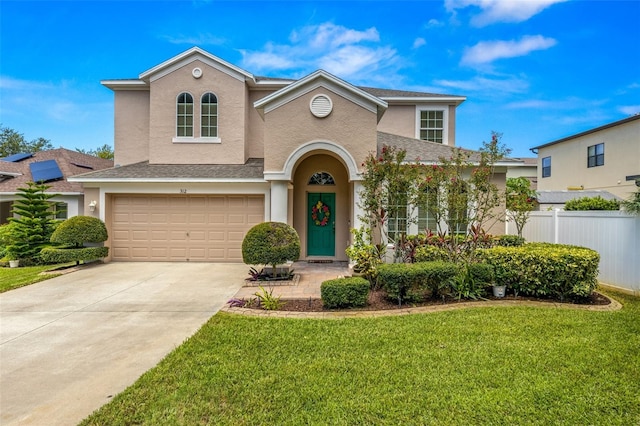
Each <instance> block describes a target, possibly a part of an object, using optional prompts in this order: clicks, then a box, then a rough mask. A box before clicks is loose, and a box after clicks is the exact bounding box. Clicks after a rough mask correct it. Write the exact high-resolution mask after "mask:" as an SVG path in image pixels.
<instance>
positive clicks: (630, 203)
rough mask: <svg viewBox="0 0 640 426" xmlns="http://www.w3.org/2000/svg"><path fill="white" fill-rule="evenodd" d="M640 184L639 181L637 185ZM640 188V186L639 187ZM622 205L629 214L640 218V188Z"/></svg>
mask: <svg viewBox="0 0 640 426" xmlns="http://www.w3.org/2000/svg"><path fill="white" fill-rule="evenodd" d="M637 184H638V180H636V185H637ZM638 186H640V185H638ZM620 205H622V207H623V208H624V210H625V211H626V212H627V213H629V214H634V215H636V216H640V188H638V190H637V191H636V192H634V193H633V194H631V196H630V197H629V198H627V199H626V200H623V201H622V202H621V203H620Z"/></svg>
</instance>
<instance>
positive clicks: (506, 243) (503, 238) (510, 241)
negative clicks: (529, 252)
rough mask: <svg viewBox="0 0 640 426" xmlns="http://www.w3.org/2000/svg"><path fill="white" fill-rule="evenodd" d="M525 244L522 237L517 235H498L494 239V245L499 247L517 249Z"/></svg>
mask: <svg viewBox="0 0 640 426" xmlns="http://www.w3.org/2000/svg"><path fill="white" fill-rule="evenodd" d="M524 242H525V240H524V238H523V237H520V236H518V235H500V236H498V237H496V245H497V246H500V247H518V246H521V245H523V244H524Z"/></svg>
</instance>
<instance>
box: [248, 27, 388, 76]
mask: <svg viewBox="0 0 640 426" xmlns="http://www.w3.org/2000/svg"><path fill="white" fill-rule="evenodd" d="M240 52H241V54H242V57H243V59H242V64H241V66H243V67H244V68H246V69H247V70H250V71H251V72H255V73H269V72H273V71H280V72H283V71H286V72H287V73H288V75H289V76H291V77H299V76H302V75H304V74H307V73H310V72H313V71H315V70H316V69H318V68H322V69H324V70H326V71H328V72H330V73H332V74H335V75H337V76H339V77H341V78H344V79H348V80H350V81H353V82H356V83H357V82H358V81H364V80H368V81H370V80H371V79H372V78H376V77H375V75H374V71H377V72H380V70H381V69H384V70H385V71H387V72H388V73H389V74H393V73H394V72H395V69H396V67H397V66H398V60H397V59H398V57H397V51H396V50H395V49H393V48H392V47H391V46H388V45H381V44H380V34H379V33H378V30H377V29H376V28H374V27H372V28H368V29H365V30H362V31H360V30H356V29H352V28H347V27H344V26H341V25H336V24H333V23H323V24H320V25H310V26H306V27H303V28H300V29H297V30H294V31H292V32H291V34H290V36H289V43H288V44H274V43H267V44H266V45H265V47H264V49H263V50H262V51H249V50H241V51H240ZM389 74H387V75H389Z"/></svg>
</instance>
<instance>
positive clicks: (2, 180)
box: [0, 148, 113, 224]
mask: <svg viewBox="0 0 640 426" xmlns="http://www.w3.org/2000/svg"><path fill="white" fill-rule="evenodd" d="M111 167H113V161H112V160H105V159H102V158H98V157H94V156H92V155H87V154H83V153H80V152H77V151H70V150H68V149H64V148H58V149H51V150H48V151H39V152H36V153H33V154H31V153H23V154H16V155H10V156H8V157H4V158H0V224H3V223H7V222H8V219H9V218H10V217H11V216H12V214H11V208H12V205H13V202H14V201H15V200H16V199H18V198H19V196H18V195H16V192H17V190H18V189H19V188H24V187H26V186H27V182H38V183H40V182H42V183H44V184H45V185H48V186H50V188H49V189H48V190H47V192H48V193H53V194H57V195H56V197H54V198H52V199H50V200H49V201H51V202H52V203H53V206H52V210H53V212H54V214H55V216H56V218H58V219H66V218H68V217H72V216H77V215H82V214H84V212H85V200H84V193H83V189H82V185H81V184H80V183H77V182H69V181H68V178H69V177H71V176H75V175H79V174H82V173H86V172H88V171H91V170H102V169H107V168H111ZM90 202H91V200H88V201H87V203H86V204H89V203H90Z"/></svg>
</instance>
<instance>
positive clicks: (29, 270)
mask: <svg viewBox="0 0 640 426" xmlns="http://www.w3.org/2000/svg"><path fill="white" fill-rule="evenodd" d="M59 266H61V265H40V266H25V267H21V268H0V293H4V292H5V291H9V290H13V289H14V288H18V287H23V286H25V285H29V284H35V283H37V282H40V281H44V280H48V279H49V278H53V277H57V276H58V275H60V274H47V275H39V274H40V272H44V271H49V270H52V269H54V268H56V267H59Z"/></svg>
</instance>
